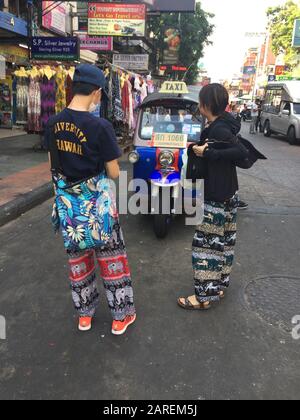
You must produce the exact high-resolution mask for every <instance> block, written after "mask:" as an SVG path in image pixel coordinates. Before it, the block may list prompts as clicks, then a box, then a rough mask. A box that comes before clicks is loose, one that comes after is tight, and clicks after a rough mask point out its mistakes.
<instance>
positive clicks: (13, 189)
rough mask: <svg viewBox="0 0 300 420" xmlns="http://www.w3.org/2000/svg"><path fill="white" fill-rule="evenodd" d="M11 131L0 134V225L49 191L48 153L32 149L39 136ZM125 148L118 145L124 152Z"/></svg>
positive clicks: (50, 186) (22, 211)
mask: <svg viewBox="0 0 300 420" xmlns="http://www.w3.org/2000/svg"><path fill="white" fill-rule="evenodd" d="M3 131H5V132H6V131H8V130H3ZM13 131H14V136H13V135H12V136H10V137H6V138H1V137H0V226H3V225H4V224H6V223H8V222H9V221H11V220H14V219H16V218H17V217H19V216H20V215H22V214H23V213H25V212H26V211H28V210H30V209H32V208H33V207H35V206H37V205H38V204H41V203H43V202H44V201H46V200H48V199H49V198H50V197H51V196H52V195H53V187H52V183H51V182H50V181H51V178H50V171H49V163H48V155H47V153H46V152H44V151H36V150H35V149H34V146H36V145H38V144H39V143H40V137H39V136H36V135H27V134H25V135H24V134H23V135H20V134H19V135H16V132H15V130H13ZM0 135H1V130H0ZM129 148H130V146H129V145H128V144H126V145H123V146H121V149H122V150H123V152H124V153H126V152H127V151H128V150H129Z"/></svg>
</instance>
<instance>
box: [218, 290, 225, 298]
mask: <svg viewBox="0 0 300 420" xmlns="http://www.w3.org/2000/svg"><path fill="white" fill-rule="evenodd" d="M219 296H220V299H224V298H225V292H223V290H222V291H221V292H220V293H219Z"/></svg>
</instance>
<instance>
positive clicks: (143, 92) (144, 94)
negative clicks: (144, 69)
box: [141, 81, 148, 103]
mask: <svg viewBox="0 0 300 420" xmlns="http://www.w3.org/2000/svg"><path fill="white" fill-rule="evenodd" d="M147 96H148V87H147V85H146V83H145V81H143V83H142V86H141V102H142V103H143V102H144V100H145V99H146V98H147Z"/></svg>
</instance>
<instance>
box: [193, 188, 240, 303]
mask: <svg viewBox="0 0 300 420" xmlns="http://www.w3.org/2000/svg"><path fill="white" fill-rule="evenodd" d="M238 202H239V198H238V195H235V196H234V197H233V198H232V199H231V200H228V201H226V202H225V203H217V202H214V201H206V202H205V206H204V220H203V223H202V224H201V225H200V226H199V227H198V228H197V229H196V233H195V236H194V240H193V269H194V281H195V295H196V297H197V299H198V301H199V302H200V303H204V302H216V301H219V300H220V292H221V291H222V290H224V289H225V288H227V287H229V285H230V274H231V270H232V266H233V262H234V250H235V245H236V231H237V207H238Z"/></svg>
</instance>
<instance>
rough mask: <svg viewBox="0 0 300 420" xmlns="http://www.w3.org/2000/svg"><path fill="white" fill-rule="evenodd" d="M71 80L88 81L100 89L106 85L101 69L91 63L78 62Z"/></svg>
mask: <svg viewBox="0 0 300 420" xmlns="http://www.w3.org/2000/svg"><path fill="white" fill-rule="evenodd" d="M73 82H80V83H89V84H91V85H94V86H97V87H99V88H101V89H104V88H105V87H106V79H105V76H104V73H103V71H102V70H100V69H99V68H98V67H96V66H93V65H91V64H80V65H79V66H77V67H76V69H75V74H74V78H73Z"/></svg>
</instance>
